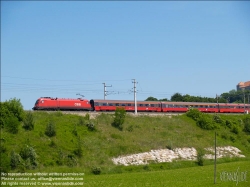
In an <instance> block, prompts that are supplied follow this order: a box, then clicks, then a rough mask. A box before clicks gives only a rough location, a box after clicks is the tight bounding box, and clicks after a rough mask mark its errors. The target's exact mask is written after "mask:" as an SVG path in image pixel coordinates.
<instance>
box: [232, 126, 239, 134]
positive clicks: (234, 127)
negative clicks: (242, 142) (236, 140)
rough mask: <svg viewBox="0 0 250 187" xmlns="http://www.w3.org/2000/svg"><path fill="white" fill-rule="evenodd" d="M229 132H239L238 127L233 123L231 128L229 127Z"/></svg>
mask: <svg viewBox="0 0 250 187" xmlns="http://www.w3.org/2000/svg"><path fill="white" fill-rule="evenodd" d="M231 132H232V133H234V134H239V132H240V128H239V127H238V126H236V125H233V127H232V129H231Z"/></svg>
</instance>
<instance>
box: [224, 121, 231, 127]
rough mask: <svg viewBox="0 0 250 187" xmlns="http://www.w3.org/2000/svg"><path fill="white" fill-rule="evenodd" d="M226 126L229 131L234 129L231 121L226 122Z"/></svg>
mask: <svg viewBox="0 0 250 187" xmlns="http://www.w3.org/2000/svg"><path fill="white" fill-rule="evenodd" d="M225 124H226V126H227V127H228V128H229V129H231V128H232V122H231V121H230V120H226V122H225Z"/></svg>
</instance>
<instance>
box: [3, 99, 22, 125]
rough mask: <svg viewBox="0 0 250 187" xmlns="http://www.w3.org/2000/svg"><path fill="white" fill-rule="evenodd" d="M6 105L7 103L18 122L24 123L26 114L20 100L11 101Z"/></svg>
mask: <svg viewBox="0 0 250 187" xmlns="http://www.w3.org/2000/svg"><path fill="white" fill-rule="evenodd" d="M5 103H7V107H8V110H9V111H10V112H11V113H12V114H13V115H14V116H15V117H16V118H17V119H18V121H23V119H24V116H25V113H24V110H23V106H22V103H21V102H20V99H16V98H14V99H10V100H9V101H6V102H5Z"/></svg>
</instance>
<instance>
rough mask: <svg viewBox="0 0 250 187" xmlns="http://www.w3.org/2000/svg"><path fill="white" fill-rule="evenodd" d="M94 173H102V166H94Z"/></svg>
mask: <svg viewBox="0 0 250 187" xmlns="http://www.w3.org/2000/svg"><path fill="white" fill-rule="evenodd" d="M92 173H93V174H95V175H100V174H101V168H100V167H93V168H92Z"/></svg>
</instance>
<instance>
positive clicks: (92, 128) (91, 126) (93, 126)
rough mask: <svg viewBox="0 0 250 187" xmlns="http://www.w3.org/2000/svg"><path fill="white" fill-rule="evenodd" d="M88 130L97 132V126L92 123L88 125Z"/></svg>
mask: <svg viewBox="0 0 250 187" xmlns="http://www.w3.org/2000/svg"><path fill="white" fill-rule="evenodd" d="M87 127H88V130H90V131H94V130H95V125H94V124H93V123H92V122H89V123H87Z"/></svg>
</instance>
